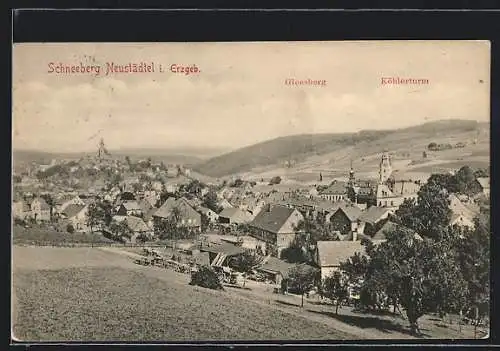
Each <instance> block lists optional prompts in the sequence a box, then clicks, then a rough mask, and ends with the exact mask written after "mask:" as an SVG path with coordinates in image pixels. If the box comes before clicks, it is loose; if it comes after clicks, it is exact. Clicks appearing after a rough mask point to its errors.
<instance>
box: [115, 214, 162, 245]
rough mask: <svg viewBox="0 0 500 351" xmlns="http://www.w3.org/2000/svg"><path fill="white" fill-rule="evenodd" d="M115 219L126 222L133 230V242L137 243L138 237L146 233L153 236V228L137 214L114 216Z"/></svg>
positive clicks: (131, 240)
mask: <svg viewBox="0 0 500 351" xmlns="http://www.w3.org/2000/svg"><path fill="white" fill-rule="evenodd" d="M113 220H115V221H117V222H124V223H125V224H126V225H127V227H128V228H129V229H130V230H131V231H132V236H131V238H130V242H132V243H135V242H136V240H137V238H138V237H139V236H141V235H145V236H146V237H148V238H151V237H152V235H153V230H152V229H151V228H150V227H149V226H148V225H147V224H146V223H145V222H144V221H143V220H142V218H139V217H136V216H113Z"/></svg>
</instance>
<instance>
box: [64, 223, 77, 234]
mask: <svg viewBox="0 0 500 351" xmlns="http://www.w3.org/2000/svg"><path fill="white" fill-rule="evenodd" d="M66 231H67V232H68V233H70V234H73V233H74V232H75V227H73V225H72V224H71V223H69V224H68V225H67V226H66Z"/></svg>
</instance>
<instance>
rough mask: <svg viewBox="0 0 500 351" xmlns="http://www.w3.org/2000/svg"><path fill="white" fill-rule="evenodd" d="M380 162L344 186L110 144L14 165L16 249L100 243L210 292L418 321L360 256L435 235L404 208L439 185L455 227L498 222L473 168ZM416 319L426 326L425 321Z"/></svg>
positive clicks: (348, 173) (484, 175)
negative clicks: (368, 286)
mask: <svg viewBox="0 0 500 351" xmlns="http://www.w3.org/2000/svg"><path fill="white" fill-rule="evenodd" d="M433 148H434V145H430V146H429V150H431V149H433ZM429 150H427V151H424V154H425V153H426V152H429V153H430V152H432V151H429ZM378 158H379V161H378V169H376V170H375V171H376V172H377V174H378V177H377V178H371V179H365V178H358V177H357V174H356V169H355V167H354V166H353V162H352V161H351V167H350V168H348V169H345V172H344V174H345V177H343V178H345V179H343V180H342V179H328V180H327V179H325V177H324V175H323V174H322V173H321V172H318V174H317V181H316V182H313V183H312V184H301V183H297V182H295V183H293V182H287V181H286V180H284V179H282V177H280V176H274V177H271V178H270V179H264V178H262V179H252V180H247V179H245V178H242V177H232V178H230V179H227V178H226V179H223V180H222V179H217V178H212V177H207V176H203V175H201V174H198V173H197V172H194V171H192V170H191V169H190V168H189V167H186V166H185V165H181V164H176V165H173V164H164V163H163V162H159V163H158V162H155V161H153V160H152V159H151V158H147V159H140V160H131V159H130V157H124V158H119V157H115V156H113V154H112V153H110V152H109V151H108V150H107V146H106V145H105V143H104V140H101V142H100V143H99V145H98V147H97V150H96V152H95V153H94V154H89V155H87V156H86V157H82V158H81V159H77V160H74V159H73V160H59V159H57V160H52V161H51V162H50V164H36V163H29V164H26V165H25V166H24V168H22V169H21V170H16V173H15V174H14V176H13V204H12V215H13V218H14V226H13V244H14V245H16V244H20V245H27V244H31V245H41V246H44V245H50V246H58V245H60V246H65V245H66V246H68V245H69V246H71V245H73V246H92V247H101V248H102V249H103V250H104V249H107V250H114V251H122V253H123V254H125V255H127V257H129V258H130V259H131V260H133V262H135V264H139V265H143V266H147V267H156V268H158V267H161V268H162V269H167V270H171V271H175V272H177V273H179V274H184V275H189V276H190V279H191V284H195V285H200V286H205V287H209V288H212V289H214V288H215V289H219V288H220V289H224V287H226V288H227V289H231V288H235V287H240V288H246V289H250V288H251V289H252V290H254V291H272V293H274V294H281V295H284V296H285V295H286V296H295V295H296V296H299V297H300V299H299V301H300V302H298V303H299V304H300V305H301V306H303V305H304V299H306V303H307V301H309V300H310V299H318V301H325V300H328V301H331V303H334V304H335V305H336V309H337V311H338V308H339V307H340V308H343V307H342V306H354V307H357V308H359V307H360V306H364V307H365V308H368V309H370V310H371V311H373V310H386V309H388V308H389V307H391V309H394V311H396V310H399V307H400V306H403V307H404V308H405V310H406V312H407V314H408V306H406V305H404V304H403V302H402V300H403V296H400V297H399V298H400V299H401V301H399V302H398V301H397V300H394V299H393V298H392V297H391V296H380V295H376V296H375V297H374V295H373V294H371V295H370V293H367V291H366V290H364V288H363V286H364V285H363V284H364V283H365V281H366V280H367V277H362V278H360V277H359V276H357V277H355V275H354V274H353V273H352V271H353V270H355V268H356V267H357V266H356V257H358V258H359V257H360V256H359V255H362V254H363V253H365V250H369V249H368V248H373V247H377V246H380V245H382V244H383V243H385V242H386V241H387V237H386V236H390V235H391V233H394V232H397V233H400V235H403V234H401V233H406V234H405V235H410V237H411V238H414V239H415V240H420V241H423V240H424V239H423V238H424V237H426V236H429V235H430V234H429V233H426V230H427V229H429V228H426V227H425V226H422V230H421V231H419V230H416V229H417V226H413V227H411V225H407V223H411V220H408V218H406V221H405V210H407V211H409V209H410V207H411V206H419V205H420V201H419V198H422V197H425V196H430V195H429V193H428V192H429V191H433V190H432V189H433V188H432V187H431V186H428V185H429V184H431V183H432V184H434V185H435V184H441V185H443V187H444V188H448V189H445V196H444V198H445V199H446V201H447V206H448V208H447V211H449V217H448V218H447V219H446V221H447V223H446V225H445V227H448V228H458V229H456V230H458V231H460V232H461V233H462V232H471V233H473V232H474V231H475V230H477V226H478V225H480V224H479V222H478V220H477V218H480V217H481V216H483V217H484V216H485V214H487V215H488V220H489V194H490V178H489V170H488V169H475V170H473V169H471V168H470V167H468V166H463V167H461V168H460V169H457V170H456V171H454V172H449V173H447V174H432V175H429V177H427V178H425V177H420V178H419V179H416V178H415V177H406V176H404V174H400V173H398V172H394V169H393V162H392V159H391V152H389V151H388V150H386V151H384V152H382V153H381V154H379V155H378ZM429 189H430V190H429ZM453 189H456V190H453ZM441 190H442V189H441ZM441 190H440V191H441ZM441 193H442V192H441ZM441 193H440V194H441ZM434 200H435V199H434ZM431 201H432V200H431ZM410 204H411V205H410ZM431 206H432V205H431ZM431 211H432V209H431ZM411 216H413V215H411ZM488 225H489V224H488ZM483 226H484V225H483ZM392 235H393V234H392ZM72 238H73V239H72ZM365 247H366V248H365ZM366 252H368V251H366ZM372 260H374V258H372ZM350 271H351V272H350ZM211 274H213V275H214V276H215V277H216V279H215V281H211V280H210V275H211ZM482 288H485V287H482ZM259 289H260V290H259ZM483 290H484V289H483ZM486 291H488V290H486ZM257 299H258V298H257ZM467 306H468V308H460V314H461V315H462V314H463V315H464V317H463V320H460V323H464V324H465V322H464V321H465V320H466V319H467V320H468V321H472V320H474V321H475V322H476V324H477V325H480V320H483V318H484V317H487V316H485V313H487V309H486V310H485V308H484V306H483V305H481V306H482V307H481V308H482V310H481V312H480V313H479V314H478V312H476V317H475V318H474V317H471V316H469V315H467V313H473V312H474V310H471V309H470V308H469V307H471V306H469V305H467ZM474 306H476V307H475V308H476V310H477V309H478V307H477V304H476V305H474ZM439 307H443V306H438V310H439ZM448 310H449V311H448V312H451V309H448ZM443 311H444V310H443ZM424 312H426V311H423V312H422V314H423V313H424ZM456 312H458V310H457V311H456ZM466 315H467V316H466ZM479 315H480V317H479ZM460 318H462V317H460ZM483 322H484V321H483ZM410 323H411V326H412V331H414V332H415V331H416V330H417V331H418V324H417V323H416V321H415V320H410ZM481 323H482V322H481ZM414 328H415V330H413V329H414ZM476 332H477V331H475V333H476Z"/></svg>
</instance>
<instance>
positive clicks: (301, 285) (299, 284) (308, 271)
mask: <svg viewBox="0 0 500 351" xmlns="http://www.w3.org/2000/svg"><path fill="white" fill-rule="evenodd" d="M316 273H317V272H316V270H315V269H314V268H312V267H311V266H308V265H305V264H298V265H295V266H294V267H292V268H291V269H290V270H289V271H288V281H289V283H290V285H291V286H293V287H294V288H295V290H297V292H298V293H299V294H300V295H301V296H302V300H301V304H300V306H301V307H304V294H305V293H306V292H308V291H309V290H311V288H312V287H313V284H314V282H315V280H316V275H317V274H316Z"/></svg>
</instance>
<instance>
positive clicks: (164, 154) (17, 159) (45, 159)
mask: <svg viewBox="0 0 500 351" xmlns="http://www.w3.org/2000/svg"><path fill="white" fill-rule="evenodd" d="M222 152H224V151H223V150H220V149H211V148H206V149H196V148H182V149H120V150H110V153H111V155H112V157H114V158H118V159H124V158H125V156H129V157H130V158H131V159H132V160H133V161H138V160H140V159H146V158H148V157H151V159H152V160H153V161H154V162H163V163H165V164H183V165H188V166H189V165H193V164H197V163H200V162H203V161H204V160H205V159H207V158H210V157H213V156H215V155H218V154H220V153H222ZM88 155H95V152H44V151H36V150H13V161H14V167H16V166H22V165H25V164H29V163H32V162H36V163H38V164H49V163H50V162H51V160H53V159H55V160H61V159H65V160H78V159H80V158H82V157H85V156H88Z"/></svg>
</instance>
